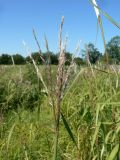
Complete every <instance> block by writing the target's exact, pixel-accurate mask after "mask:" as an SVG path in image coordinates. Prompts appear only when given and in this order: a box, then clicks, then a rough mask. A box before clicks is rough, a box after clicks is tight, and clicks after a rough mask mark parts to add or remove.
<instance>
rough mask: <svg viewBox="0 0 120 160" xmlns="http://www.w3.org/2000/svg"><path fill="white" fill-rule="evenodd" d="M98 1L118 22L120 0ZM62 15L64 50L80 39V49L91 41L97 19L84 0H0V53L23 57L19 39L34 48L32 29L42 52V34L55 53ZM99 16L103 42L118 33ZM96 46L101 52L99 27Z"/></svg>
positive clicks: (34, 49)
mask: <svg viewBox="0 0 120 160" xmlns="http://www.w3.org/2000/svg"><path fill="white" fill-rule="evenodd" d="M114 2H115V3H114ZM98 4H99V5H100V7H101V8H102V9H103V10H104V11H106V12H107V13H108V14H109V15H111V16H112V17H113V18H114V19H115V20H116V21H117V22H118V23H119V22H120V12H119V8H120V0H109V1H108V0H98ZM62 16H65V23H64V31H63V35H64V36H65V35H66V34H67V35H68V37H69V43H68V51H70V52H73V51H74V50H75V47H76V44H77V42H78V41H82V42H81V48H83V46H84V44H85V43H88V42H93V43H94V42H95V39H96V30H97V29H96V25H97V20H96V15H95V12H94V10H93V7H92V6H91V4H90V3H89V1H88V0H0V54H1V53H9V54H15V53H20V54H22V55H24V56H26V55H27V53H26V51H25V49H24V46H23V44H22V41H23V40H24V41H25V42H26V43H27V45H28V46H29V47H30V48H31V51H37V46H36V43H35V41H34V38H33V35H32V28H35V30H36V33H37V35H38V39H39V42H40V44H41V48H42V50H43V51H45V42H44V33H45V34H46V35H47V38H48V41H49V47H50V49H51V50H52V51H54V52H57V50H58V31H59V25H60V21H61V17H62ZM102 19H103V26H104V31H105V36H106V40H107V41H109V40H110V38H111V37H113V36H115V35H119V34H120V30H119V29H117V28H116V27H114V26H113V25H112V24H111V23H110V22H109V21H108V20H106V19H105V18H104V17H103V16H102ZM96 47H97V48H98V49H99V50H100V51H103V43H102V38H101V34H100V30H99V33H98V38H97V43H96Z"/></svg>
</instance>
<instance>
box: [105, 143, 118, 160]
mask: <svg viewBox="0 0 120 160" xmlns="http://www.w3.org/2000/svg"><path fill="white" fill-rule="evenodd" d="M118 150H119V144H117V145H116V146H115V147H114V148H113V150H112V152H111V153H110V155H109V156H108V158H107V159H106V160H114V159H115V157H116V155H117V152H118Z"/></svg>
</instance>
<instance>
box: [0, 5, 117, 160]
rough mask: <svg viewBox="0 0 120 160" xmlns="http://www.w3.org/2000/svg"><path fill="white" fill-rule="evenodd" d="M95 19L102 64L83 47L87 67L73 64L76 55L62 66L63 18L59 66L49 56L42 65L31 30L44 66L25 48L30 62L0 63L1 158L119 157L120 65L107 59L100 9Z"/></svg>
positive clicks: (76, 159) (78, 159) (79, 159)
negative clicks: (100, 42) (102, 53)
mask: <svg viewBox="0 0 120 160" xmlns="http://www.w3.org/2000/svg"><path fill="white" fill-rule="evenodd" d="M93 7H94V8H95V11H96V10H98V9H99V8H98V7H97V6H96V4H93ZM99 12H100V13H102V14H103V15H104V16H105V17H107V18H108V19H109V20H110V21H111V22H112V23H113V24H114V25H115V26H117V27H118V28H119V29H120V26H119V25H118V24H117V23H116V22H115V21H114V20H113V19H112V18H111V17H109V16H108V15H107V14H106V13H105V12H103V11H102V10H100V9H99ZM97 18H98V22H99V25H100V29H101V31H102V37H103V42H104V47H105V55H106V56H105V57H106V59H107V61H106V63H104V64H102V63H101V62H98V63H96V64H94V65H92V64H91V63H90V57H89V50H88V49H87V48H86V51H87V52H86V61H87V63H86V65H85V66H77V65H76V64H75V62H74V56H73V57H72V60H71V62H70V64H69V66H67V65H65V51H66V45H67V40H66V39H65V42H63V40H62V28H63V22H64V17H62V22H61V25H60V33H59V57H58V65H56V66H53V65H50V64H49V62H50V57H49V56H48V61H47V64H46V63H45V61H44V59H43V58H42V56H41V48H40V45H39V43H38V41H37V38H36V35H35V32H34V31H33V34H34V38H35V41H36V43H37V46H38V49H39V53H40V57H41V59H42V62H43V63H44V65H37V64H36V62H35V60H34V59H33V57H32V55H31V54H30V53H29V51H28V53H29V54H30V55H29V56H30V58H31V62H32V63H30V64H29V63H28V64H26V65H21V66H20V65H15V64H14V63H13V65H11V66H10V65H8V66H5V65H1V66H0V76H1V78H0V160H23V159H24V160H52V159H53V160H120V101H119V100H120V67H119V66H117V65H110V64H109V63H108V57H107V56H108V55H107V52H106V42H105V37H104V31H103V27H102V21H101V18H100V14H98V11H97ZM45 42H46V43H45V44H46V49H47V51H48V53H49V46H48V42H47V39H46V37H45ZM77 49H78V48H77ZM77 49H76V50H77Z"/></svg>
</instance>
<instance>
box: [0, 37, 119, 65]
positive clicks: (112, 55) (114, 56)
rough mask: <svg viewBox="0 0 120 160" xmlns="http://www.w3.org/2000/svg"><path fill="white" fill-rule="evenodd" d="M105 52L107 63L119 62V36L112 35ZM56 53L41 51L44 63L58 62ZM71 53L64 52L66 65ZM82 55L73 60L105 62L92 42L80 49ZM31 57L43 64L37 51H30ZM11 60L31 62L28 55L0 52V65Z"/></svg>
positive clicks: (54, 63) (20, 62)
mask: <svg viewBox="0 0 120 160" xmlns="http://www.w3.org/2000/svg"><path fill="white" fill-rule="evenodd" d="M106 48H107V50H106V53H107V56H108V60H109V64H113V63H114V64H119V63H120V36H115V37H113V38H112V39H111V40H110V41H109V42H108V44H107V45H106ZM58 55H59V53H58V54H55V53H53V52H49V53H48V52H46V53H42V57H43V58H44V59H45V63H46V64H47V63H50V64H53V65H57V64H58ZM72 55H73V54H72V53H70V52H66V53H65V57H66V63H65V64H66V65H69V64H70V62H71V61H72ZM82 55H83V57H82V58H80V57H75V58H74V61H75V62H76V64H78V65H83V64H86V63H87V59H88V58H89V61H90V63H91V64H95V63H97V62H98V61H101V62H105V59H106V56H105V55H102V53H101V52H100V51H99V50H98V49H97V48H96V47H95V46H94V44H92V43H89V44H88V45H87V47H86V48H85V49H84V50H82ZM32 57H33V59H34V60H35V61H36V63H37V64H38V65H39V64H43V62H42V59H41V57H40V54H39V53H38V52H34V53H32ZM13 62H14V63H15V64H16V65H23V64H27V63H32V61H31V59H30V57H29V56H27V57H23V56H22V55H20V54H15V55H9V54H1V56H0V65H12V64H13Z"/></svg>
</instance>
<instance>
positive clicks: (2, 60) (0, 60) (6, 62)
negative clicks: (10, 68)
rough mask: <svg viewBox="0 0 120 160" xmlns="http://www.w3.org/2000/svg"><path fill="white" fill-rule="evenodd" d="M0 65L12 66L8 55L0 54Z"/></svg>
mask: <svg viewBox="0 0 120 160" xmlns="http://www.w3.org/2000/svg"><path fill="white" fill-rule="evenodd" d="M0 64H4V65H9V64H12V59H11V56H10V55H8V54H2V55H1V56H0Z"/></svg>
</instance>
